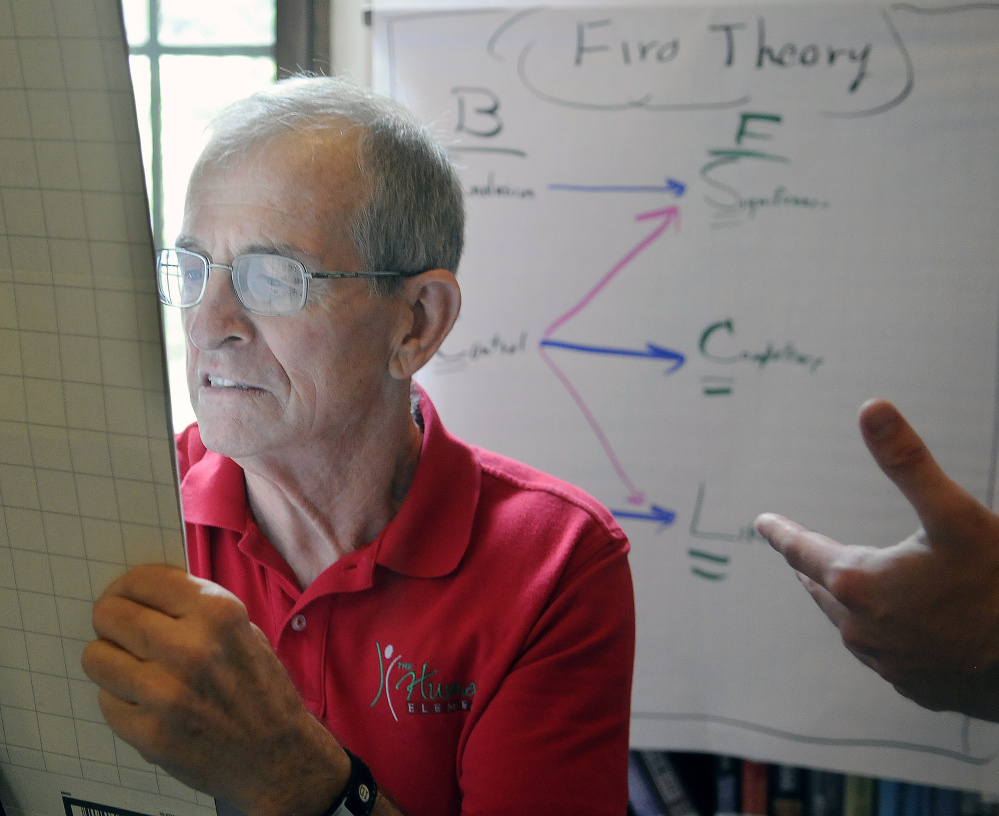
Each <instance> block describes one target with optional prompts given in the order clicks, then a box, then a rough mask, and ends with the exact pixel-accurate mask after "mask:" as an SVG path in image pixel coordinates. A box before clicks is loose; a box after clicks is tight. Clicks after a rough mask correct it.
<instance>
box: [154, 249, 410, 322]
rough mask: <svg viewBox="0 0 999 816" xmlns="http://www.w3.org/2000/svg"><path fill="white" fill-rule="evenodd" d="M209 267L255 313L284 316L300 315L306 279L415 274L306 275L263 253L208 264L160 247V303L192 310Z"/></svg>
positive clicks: (291, 262) (299, 266)
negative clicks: (225, 273) (225, 275)
mask: <svg viewBox="0 0 999 816" xmlns="http://www.w3.org/2000/svg"><path fill="white" fill-rule="evenodd" d="M212 269H228V270H229V271H230V272H231V273H232V286H233V289H235V290H236V297H238V298H239V302H240V303H242V304H243V306H244V307H246V309H247V310H248V311H251V312H253V313H254V314H259V315H290V314H294V313H295V312H299V311H301V310H302V309H303V308H304V307H305V301H306V300H307V299H308V297H309V280H310V279H312V278H386V277H392V276H398V277H409V276H412V275H418V274H420V273H419V272H309V270H307V269H306V268H305V264H303V263H302V262H301V261H297V260H295V259H294V258H287V257H285V256H284V255H272V254H269V253H257V252H255V253H249V254H247V255H238V256H236V257H235V258H233V259H232V263H231V264H220V263H213V262H212V261H210V260H209V259H208V258H207V257H205V256H204V255H202V254H201V253H199V252H192V251H191V250H189V249H161V250H160V251H159V252H158V253H156V285H157V287H158V288H159V291H160V301H162V302H163V303H165V304H167V305H168V306H179V307H180V308H182V309H183V308H187V307H189V306H197V305H198V304H199V303H200V302H201V298H202V297H203V296H204V294H205V289H206V288H207V287H208V275H209V273H210V271H211V270H212Z"/></svg>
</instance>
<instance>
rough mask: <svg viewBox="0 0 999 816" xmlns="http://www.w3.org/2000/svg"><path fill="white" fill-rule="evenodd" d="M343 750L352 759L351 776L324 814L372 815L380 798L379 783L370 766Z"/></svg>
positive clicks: (324, 815) (335, 815)
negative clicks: (376, 801)
mask: <svg viewBox="0 0 999 816" xmlns="http://www.w3.org/2000/svg"><path fill="white" fill-rule="evenodd" d="M343 750H344V753H346V754H347V758H348V759H349V760H350V777H349V778H348V779H347V784H346V786H345V787H344V789H343V791H342V792H341V793H340V794H339V795H338V796H337V797H336V799H334V800H333V801H332V802H331V803H330V806H329V807H328V808H327V809H326V810H325V811H323V814H322V816H370V815H371V812H372V810H374V807H375V799H377V798H378V785H377V784H376V783H375V779H374V777H373V776H372V775H371V771H370V770H368V766H367V765H365V764H364V763H363V762H362V761H361V760H360V759H358V757H357V756H355V755H354V754H352V753H351V752H350V751H348V750H347V749H346V748H344V749H343Z"/></svg>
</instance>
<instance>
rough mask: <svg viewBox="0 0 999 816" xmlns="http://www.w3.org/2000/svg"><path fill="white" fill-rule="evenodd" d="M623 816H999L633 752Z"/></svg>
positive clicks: (890, 785) (870, 782) (957, 794)
mask: <svg viewBox="0 0 999 816" xmlns="http://www.w3.org/2000/svg"><path fill="white" fill-rule="evenodd" d="M628 789H629V805H628V813H629V815H630V816H999V807H997V805H996V803H995V802H992V801H987V800H985V799H983V797H982V796H981V794H979V793H975V792H971V791H958V790H952V789H948V788H938V787H933V786H931V785H917V784H913V783H910V782H897V781H894V780H889V779H873V778H871V777H866V776H856V775H853V774H842V773H836V772H834V771H822V770H816V769H812V768H798V767H794V766H791V765H778V764H775V763H768V762H757V761H753V760H749V759H741V758H737V757H730V756H711V755H708V754H688V753H679V752H667V751H651V750H636V751H632V752H631V753H630V755H629V763H628Z"/></svg>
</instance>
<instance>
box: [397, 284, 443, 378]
mask: <svg viewBox="0 0 999 816" xmlns="http://www.w3.org/2000/svg"><path fill="white" fill-rule="evenodd" d="M400 297H402V298H403V299H404V300H405V302H406V304H407V306H408V307H409V312H408V314H407V317H408V318H409V319H411V321H412V322H411V324H410V325H409V326H408V327H407V329H408V330H407V332H406V333H405V335H404V336H403V337H402V339H401V341H400V343H399V346H398V348H397V349H396V351H395V354H394V355H393V356H392V359H391V360H390V362H389V371H390V372H391V374H392V376H393V377H396V378H397V379H400V380H402V379H408V378H409V377H412V376H413V375H414V374H415V373H416V372H417V371H419V370H420V369H421V368H423V366H424V365H426V363H427V362H428V361H429V360H430V358H431V357H433V356H434V354H435V353H436V352H437V349H439V348H440V346H441V343H443V342H444V338H445V337H447V335H448V332H450V331H451V327H452V326H453V325H454V321H455V320H457V319H458V312H459V311H460V309H461V289H460V288H459V286H458V281H457V280H456V279H455V277H454V275H453V274H452V273H451V272H449V271H448V270H446V269H431V270H430V271H429V272H422V273H420V274H419V275H414V276H413V277H411V278H406V279H405V280H404V281H403V291H402V294H401V295H400Z"/></svg>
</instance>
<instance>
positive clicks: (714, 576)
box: [687, 550, 728, 581]
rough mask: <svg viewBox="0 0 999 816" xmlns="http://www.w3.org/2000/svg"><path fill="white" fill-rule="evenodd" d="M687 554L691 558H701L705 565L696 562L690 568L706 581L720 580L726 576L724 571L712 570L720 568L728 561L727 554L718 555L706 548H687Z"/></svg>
mask: <svg viewBox="0 0 999 816" xmlns="http://www.w3.org/2000/svg"><path fill="white" fill-rule="evenodd" d="M687 555H689V556H690V557H691V558H699V559H701V563H703V564H704V565H705V566H703V567H701V566H697V565H696V564H695V565H693V566H692V567H691V568H690V571H691V572H692V573H693V574H694V575H696V576H697V577H698V578H704V579H705V580H706V581H720V580H722V579H723V578H724V577H725V573H723V572H712V571H710V570H709V569H708V567H710V568H711V570H714V569H718V567H720V566H722V565H724V564H727V563H728V556H727V555H718V554H717V553H710V552H705V551H704V550H687Z"/></svg>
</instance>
